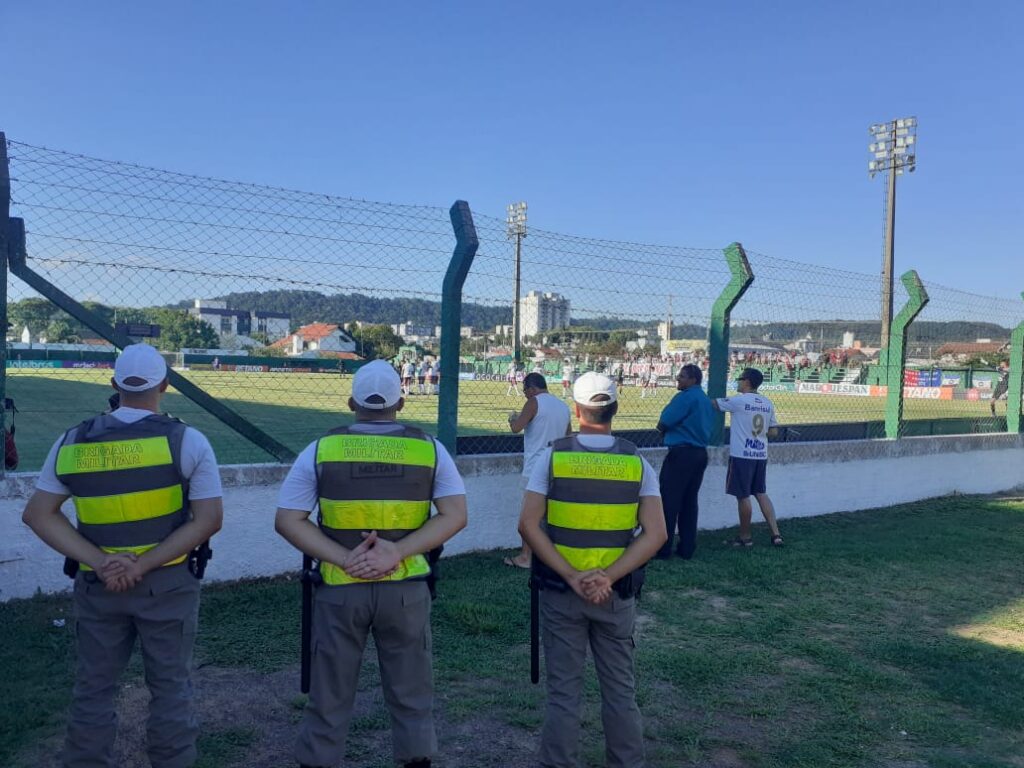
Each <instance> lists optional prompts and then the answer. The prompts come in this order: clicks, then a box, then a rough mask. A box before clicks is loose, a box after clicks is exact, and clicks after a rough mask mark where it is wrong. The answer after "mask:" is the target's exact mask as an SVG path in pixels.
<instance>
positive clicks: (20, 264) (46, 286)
mask: <svg viewBox="0 0 1024 768" xmlns="http://www.w3.org/2000/svg"><path fill="white" fill-rule="evenodd" d="M9 225H10V226H9V227H8V232H7V237H8V252H7V253H8V262H9V265H10V270H11V274H13V275H14V276H15V277H17V278H18V279H20V280H22V281H23V282H25V283H26V284H27V285H29V287H31V288H34V289H35V290H36V292H37V293H39V295H40V296H42V297H43V298H45V299H49V300H50V301H52V302H53V303H54V304H56V305H57V306H58V307H59V308H60V309H62V310H64V311H65V312H67V313H68V314H69V315H71V316H72V317H73V318H75V320H78V321H79V322H80V323H82V324H83V325H85V326H86V327H87V328H90V329H91V330H92V331H94V332H95V333H96V334H98V335H99V336H100V337H102V338H104V339H106V340H107V341H109V342H110V343H111V344H113V345H114V346H115V347H117V348H118V349H124V348H125V347H126V346H128V345H129V344H134V343H135V341H136V340H135V339H133V338H132V337H130V336H127V335H125V334H123V333H118V332H117V331H116V330H115V329H114V328H111V327H110V325H109V324H107V323H105V322H104V321H103V319H102V318H101V317H100V316H99V315H97V314H96V313H95V312H91V311H89V310H88V309H86V308H85V307H83V306H82V305H81V304H79V303H78V302H77V301H75V300H74V299H73V298H71V297H70V296H68V295H67V294H66V293H64V291H62V290H60V289H59V288H57V287H56V286H55V285H53V284H52V283H50V282H49V281H48V280H47V279H46V278H45V277H43V276H42V275H40V274H38V273H37V272H35V271H33V270H32V269H31V268H30V267H29V266H28V264H27V262H26V249H25V222H24V221H23V220H22V219H17V218H12V219H10V221H9ZM167 381H168V382H169V383H170V385H171V386H172V387H174V388H175V389H176V390H178V392H180V393H181V394H182V395H184V396H185V397H187V398H188V399H189V400H191V401H192V402H194V403H195V404H196V405H198V406H199V407H200V408H202V409H204V410H205V411H207V412H208V413H209V414H210V415H212V416H214V417H215V418H217V419H219V420H220V421H221V422H223V423H224V424H226V425H227V426H229V427H231V429H233V430H235V432H237V433H238V434H240V435H241V436H242V437H244V438H245V439H246V440H249V441H250V442H251V443H253V444H254V445H256V446H258V447H259V448H262V449H263V450H264V451H266V452H267V453H269V454H270V455H271V456H273V457H274V458H276V459H277V460H278V461H281V462H288V461H293V460H294V459H295V452H294V451H293V450H292V449H291V448H289V447H288V446H286V445H284V444H283V443H281V442H279V441H278V440H276V439H275V438H273V437H271V436H270V435H268V434H267V433H266V432H264V431H263V430H262V429H260V428H259V427H257V426H256V425H255V424H253V423H252V422H250V421H247V420H246V419H244V418H242V417H241V416H240V415H238V414H237V413H235V411H233V410H232V409H230V408H228V407H227V406H226V405H224V403H222V402H220V401H219V400H217V399H216V398H214V397H211V396H210V395H209V393H207V392H206V391H204V390H202V389H200V388H199V387H197V386H196V385H195V384H193V383H192V382H191V381H189V380H188V379H186V378H185V377H184V376H182V375H181V374H180V373H178V372H177V371H175V370H173V369H171V368H168V370H167Z"/></svg>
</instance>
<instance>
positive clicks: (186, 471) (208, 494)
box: [181, 427, 224, 501]
mask: <svg viewBox="0 0 1024 768" xmlns="http://www.w3.org/2000/svg"><path fill="white" fill-rule="evenodd" d="M181 472H182V474H183V475H185V477H187V478H188V498H189V500H190V501H198V500H200V499H219V498H220V497H221V496H223V495H224V491H223V489H222V488H221V487H220V467H218V466H217V457H216V456H214V454H213V446H211V445H210V441H209V440H207V439H206V435H204V434H203V433H202V432H200V431H199V430H198V429H192V427H189V428H187V429H186V430H185V434H184V436H183V437H182V438H181Z"/></svg>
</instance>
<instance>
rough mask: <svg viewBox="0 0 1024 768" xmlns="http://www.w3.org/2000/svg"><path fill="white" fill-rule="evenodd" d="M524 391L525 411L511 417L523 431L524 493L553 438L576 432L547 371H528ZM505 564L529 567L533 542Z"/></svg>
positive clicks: (513, 427) (512, 425) (516, 429)
mask: <svg viewBox="0 0 1024 768" xmlns="http://www.w3.org/2000/svg"><path fill="white" fill-rule="evenodd" d="M523 394H524V395H526V405H524V406H523V410H522V411H521V412H520V413H519V414H516V413H510V414H509V416H508V425H509V428H510V429H511V430H512V432H513V433H515V434H519V433H520V432H523V475H522V480H521V483H520V489H519V491H520V496H521V495H522V491H523V489H525V487H526V482H527V480H529V478H530V473H531V472H532V471H533V466H534V464H536V463H537V460H538V458H540V456H541V455H542V454H543V453H544V450H545V449H546V448H547V447H548V446H549V445H550V444H551V441H552V440H556V439H558V438H559V437H565V436H566V435H571V434H572V417H571V415H570V414H569V406H567V405H566V404H565V403H563V402H562V401H561V400H559V399H558V398H557V397H555V396H554V395H552V394H549V393H548V384H547V381H545V379H544V376H543V374H540V373H536V372H533V373H528V374H527V375H526V378H525V379H523ZM505 565H514V566H517V567H519V568H529V567H530V547H529V545H528V544H527V543H526V542H525V541H524V542H523V548H522V551H521V552H520V553H519V554H518V555H516V556H515V557H506V558H505Z"/></svg>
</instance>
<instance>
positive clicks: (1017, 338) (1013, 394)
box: [1006, 293, 1024, 432]
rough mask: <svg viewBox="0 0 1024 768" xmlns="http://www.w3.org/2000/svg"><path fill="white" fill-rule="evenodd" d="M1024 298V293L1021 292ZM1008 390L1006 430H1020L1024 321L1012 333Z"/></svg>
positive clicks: (1022, 391)
mask: <svg viewBox="0 0 1024 768" xmlns="http://www.w3.org/2000/svg"><path fill="white" fill-rule="evenodd" d="M1021 298H1022V299H1024V293H1022V294H1021ZM1009 385H1010V386H1009V388H1008V389H1007V390H1006V431H1007V432H1020V431H1021V422H1022V418H1021V415H1022V411H1024V408H1022V407H1021V395H1022V394H1024V323H1020V324H1019V325H1018V326H1017V327H1016V328H1014V329H1013V333H1011V334H1010V381H1009Z"/></svg>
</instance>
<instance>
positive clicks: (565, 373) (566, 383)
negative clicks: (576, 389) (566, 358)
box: [562, 364, 572, 400]
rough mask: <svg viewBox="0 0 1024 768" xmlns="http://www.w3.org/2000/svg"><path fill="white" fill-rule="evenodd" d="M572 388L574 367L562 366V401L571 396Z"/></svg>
mask: <svg viewBox="0 0 1024 768" xmlns="http://www.w3.org/2000/svg"><path fill="white" fill-rule="evenodd" d="M571 386H572V366H571V365H568V364H566V365H563V366H562V399H563V400H564V399H565V398H567V397H568V396H569V387H571Z"/></svg>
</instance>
